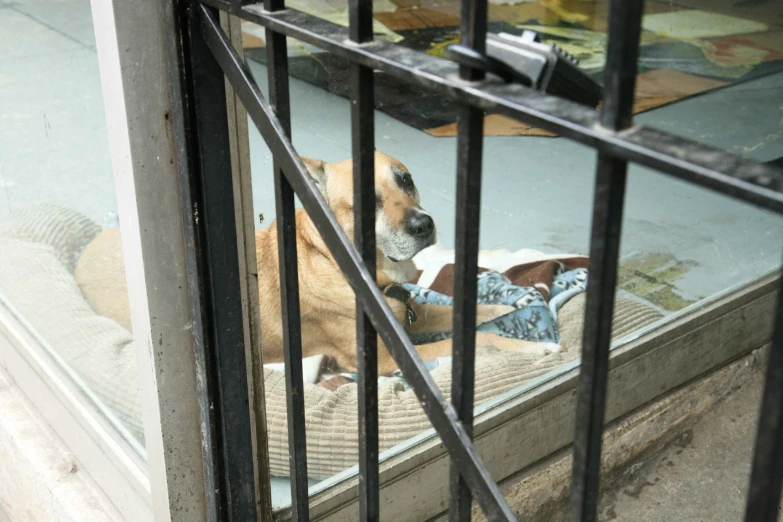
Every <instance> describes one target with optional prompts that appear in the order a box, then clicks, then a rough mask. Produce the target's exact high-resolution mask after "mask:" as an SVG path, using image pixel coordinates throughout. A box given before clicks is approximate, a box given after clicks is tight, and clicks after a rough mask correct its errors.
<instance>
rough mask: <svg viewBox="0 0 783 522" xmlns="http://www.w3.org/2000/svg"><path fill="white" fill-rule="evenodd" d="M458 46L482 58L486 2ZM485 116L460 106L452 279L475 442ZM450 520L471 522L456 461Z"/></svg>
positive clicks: (465, 11)
mask: <svg viewBox="0 0 783 522" xmlns="http://www.w3.org/2000/svg"><path fill="white" fill-rule="evenodd" d="M461 11H462V12H461V13H460V20H461V27H460V43H462V45H465V46H468V47H471V48H473V49H475V50H476V51H478V52H480V53H482V54H483V53H484V51H485V49H486V35H487V2H486V0H462V6H461ZM459 72H460V78H462V79H463V80H465V81H477V80H482V79H483V78H484V73H483V72H482V71H480V70H477V69H473V68H470V67H464V66H461V67H460V71H459ZM483 138H484V111H482V110H481V109H478V108H476V107H472V106H470V105H467V104H466V105H462V106H461V107H460V111H459V119H458V126H457V201H456V208H457V223H456V225H457V227H456V237H455V246H456V255H455V273H454V310H453V321H452V324H453V325H454V337H453V344H452V365H451V404H452V405H453V406H454V409H455V410H456V412H457V416H458V418H459V419H460V420H461V421H462V427H463V428H464V429H465V432H466V433H467V435H468V437H470V438H471V439H472V438H473V396H474V385H475V375H474V374H475V360H476V299H477V285H476V277H477V275H478V250H479V229H480V226H479V225H480V221H481V158H482V148H483ZM449 490H450V496H449V520H451V521H452V522H459V521H464V520H470V518H471V513H470V508H471V504H472V497H471V492H470V488H468V485H467V483H466V482H465V480H464V479H463V478H462V477H461V476H460V473H459V468H458V466H457V463H456V462H455V461H454V459H453V458H452V462H451V469H450V472H449Z"/></svg>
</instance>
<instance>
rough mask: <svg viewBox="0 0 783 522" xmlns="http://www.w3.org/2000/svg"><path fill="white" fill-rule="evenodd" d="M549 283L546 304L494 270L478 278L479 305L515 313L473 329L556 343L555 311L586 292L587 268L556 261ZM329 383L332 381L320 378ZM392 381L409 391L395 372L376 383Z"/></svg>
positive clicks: (440, 299)
mask: <svg viewBox="0 0 783 522" xmlns="http://www.w3.org/2000/svg"><path fill="white" fill-rule="evenodd" d="M555 263H556V264H557V267H556V268H555V270H554V272H555V273H554V277H553V279H552V284H551V285H550V287H549V291H548V295H549V297H550V299H549V302H547V300H546V299H545V297H544V295H543V294H542V293H541V292H539V291H538V290H537V289H536V288H534V287H521V286H516V285H513V284H511V282H510V281H509V280H508V278H506V277H505V276H504V275H503V274H501V273H499V272H495V271H493V270H487V271H484V272H481V273H480V274H479V275H478V282H477V284H478V303H479V304H490V305H506V306H513V307H514V308H515V310H514V311H513V312H509V313H508V314H506V315H504V316H502V317H498V318H496V319H494V320H492V321H489V322H487V323H484V324H481V325H479V326H478V327H477V328H476V330H477V331H479V332H487V333H492V334H495V335H500V336H502V337H509V338H512V339H524V340H526V341H534V342H545V343H559V342H560V332H559V330H558V327H557V311H558V310H559V309H560V308H561V307H562V306H563V305H564V304H565V303H566V302H567V301H568V300H569V299H571V298H572V297H574V296H576V295H578V294H581V293H582V292H584V291H585V290H586V289H587V269H586V268H577V269H574V270H569V271H564V269H565V265H564V264H563V263H560V262H557V261H556V262H555ZM402 286H403V287H404V288H406V289H407V290H408V291H409V292H410V298H411V299H412V300H413V301H415V302H416V303H419V304H429V305H439V306H452V305H453V303H454V298H453V297H451V296H448V295H444V294H441V293H439V292H436V291H434V290H430V289H428V288H423V287H421V286H418V285H415V284H412V283H406V284H403V285H402ZM451 336H452V333H451V332H434V333H426V334H414V335H411V341H412V342H413V344H426V343H433V342H437V341H441V340H443V339H449V338H451ZM444 364H449V365H450V364H451V357H439V358H438V359H435V360H430V361H424V366H425V367H426V368H427V370H429V371H433V370H435V369H436V368H438V367H439V366H442V365H444ZM337 377H340V382H341V383H343V384H345V383H346V382H355V381H356V380H357V379H358V375H356V374H355V373H340V374H338V376H337ZM323 378H325V380H326V381H327V382H328V381H330V380H331V378H333V376H330V375H323ZM387 381H392V382H394V383H395V384H396V385H399V386H401V387H402V389H404V390H407V389H409V386H408V383H407V382H406V381H405V379H404V378H403V376H402V372H400V371H399V370H397V371H396V372H394V373H393V374H392V375H391V376H388V377H386V376H380V377H378V383H379V384H382V383H384V382H387Z"/></svg>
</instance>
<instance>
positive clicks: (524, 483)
mask: <svg viewBox="0 0 783 522" xmlns="http://www.w3.org/2000/svg"><path fill="white" fill-rule="evenodd" d="M767 352H768V347H766V348H763V349H759V350H756V351H754V352H752V353H751V354H749V355H747V356H745V357H742V358H741V359H738V360H736V361H734V362H732V363H730V364H728V365H727V366H724V367H723V368H721V369H719V370H717V371H715V372H714V373H711V374H709V375H707V376H704V377H702V378H700V379H698V380H696V381H694V382H692V383H690V384H688V385H686V386H684V387H681V388H679V389H677V390H675V391H673V392H671V393H668V394H666V395H664V396H663V397H661V398H659V399H657V400H655V401H654V402H652V403H649V404H647V405H645V406H643V407H641V408H639V409H637V410H636V411H634V412H632V413H630V414H628V415H626V416H624V417H623V418H621V419H619V420H617V421H615V422H613V423H611V424H610V425H609V426H608V427H607V429H606V432H605V434H604V442H603V454H602V464H601V466H602V468H601V469H602V478H601V480H602V484H603V485H611V484H612V483H613V482H614V481H615V480H616V479H617V478H618V477H620V476H621V475H623V474H624V473H630V472H633V470H634V469H635V467H636V466H639V465H641V463H643V462H644V461H645V460H646V459H647V458H649V457H652V456H654V455H655V454H657V453H658V452H659V451H661V450H663V449H664V448H665V447H667V446H668V445H670V444H672V443H676V442H677V440H678V439H680V438H681V437H683V436H687V433H688V431H689V430H690V429H691V428H692V426H693V425H694V424H695V423H696V422H697V421H698V420H699V419H700V418H701V417H702V416H703V415H704V414H705V413H707V412H708V411H710V410H712V409H713V408H714V407H715V406H716V405H717V404H719V403H720V402H721V401H722V400H723V399H725V398H726V397H728V396H730V395H731V394H733V393H734V392H735V391H736V390H738V389H739V388H740V387H742V386H744V385H745V383H747V382H748V381H749V380H750V379H751V378H752V377H754V376H755V375H756V374H758V373H759V372H760V371H761V369H762V368H763V364H762V362H761V361H762V360H763V358H764V357H765V356H766V354H767ZM755 414H756V412H753V415H755ZM571 451H572V450H571V447H570V446H569V447H568V448H566V449H564V450H562V451H560V452H558V453H557V454H555V455H554V456H552V457H549V458H547V459H544V460H543V461H541V462H539V463H537V464H536V465H534V466H531V467H530V468H528V469H526V470H523V471H522V472H520V473H518V474H516V475H515V476H513V477H510V478H509V479H507V480H505V481H503V482H502V483H501V484H500V486H501V490H502V491H503V494H504V495H505V496H506V499H507V500H508V502H509V504H510V505H511V507H512V508H513V509H514V511H515V512H516V514H517V516H518V517H519V518H520V520H532V521H546V522H555V521H560V520H567V509H568V494H569V487H570V483H571V460H572V457H571ZM473 517H474V519H475V520H486V519H485V517H484V516H483V514H482V513H481V510H480V509H479V508H478V506H477V505H476V504H475V503H474V507H473Z"/></svg>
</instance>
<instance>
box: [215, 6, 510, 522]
mask: <svg viewBox="0 0 783 522" xmlns="http://www.w3.org/2000/svg"><path fill="white" fill-rule="evenodd" d="M201 14H202V17H201V19H202V26H203V31H204V33H205V35H206V38H207V42H208V44H209V46H210V49H211V50H212V52H213V54H214V55H215V57H216V58H217V60H218V62H219V63H220V64H221V66H222V68H223V72H224V74H225V75H226V77H227V78H228V79H229V81H230V82H231V84H232V85H233V86H234V88H235V90H236V92H237V94H238V95H239V97H240V99H241V100H242V103H243V104H244V105H245V108H246V109H247V111H248V114H250V117H251V119H252V120H253V122H254V123H255V124H256V126H257V127H258V130H259V131H260V133H261V136H262V137H263V138H264V140H265V141H266V143H267V145H268V146H269V148H270V149H271V150H272V151H273V152H274V153H276V154H277V157H278V158H279V161H280V165H281V167H282V169H283V172H284V173H285V175H286V176H287V177H288V180H289V182H290V183H291V185H292V186H293V188H294V190H296V193H297V195H298V196H299V198H300V200H301V201H302V204H303V205H304V208H305V209H306V210H307V212H308V214H309V215H310V218H311V219H312V221H313V223H314V224H315V226H316V229H317V230H318V232H319V233H320V234H321V238H322V239H323V240H324V243H326V245H327V247H328V248H329V251H330V252H331V254H332V255H333V256H334V259H335V261H336V262H337V264H338V266H339V268H340V270H341V271H342V272H343V274H344V276H345V278H346V280H347V281H348V283H349V284H350V285H351V287H352V288H353V290H354V292H356V294H357V295H358V296H359V297H360V298H361V299H362V302H363V303H364V307H365V311H366V312H367V314H368V315H369V316H370V319H371V320H372V322H373V325H374V326H375V328H376V330H377V331H378V334H379V335H380V336H381V339H383V341H384V343H385V344H386V346H387V347H388V349H389V351H390V352H391V354H392V356H393V357H394V360H395V361H396V362H397V364H398V366H399V367H400V369H401V370H402V372H403V375H405V377H406V379H407V380H408V383H409V384H410V386H411V388H412V389H413V391H414V393H416V396H417V397H418V398H419V401H420V402H421V405H422V409H423V410H424V412H425V413H426V414H427V416H428V418H429V419H430V422H431V423H432V425H433V427H435V429H436V430H437V431H438V433H439V434H440V436H441V440H442V441H443V444H444V446H446V448H447V449H448V450H449V452H450V453H451V454H453V455H456V457H457V459H456V460H457V463H458V465H459V467H460V472H461V473H462V476H463V478H464V479H465V481H466V482H467V483H468V486H469V487H470V489H471V491H472V492H473V494H474V496H475V497H476V500H477V501H478V503H479V505H480V506H481V509H482V510H483V511H484V513H485V514H486V515H487V517H488V518H489V519H490V520H513V519H514V514H513V512H512V511H511V509H510V508H509V507H508V504H507V503H506V501H505V499H504V498H503V495H501V493H500V490H499V489H498V487H497V484H495V483H494V482H493V481H492V478H491V477H490V476H489V473H488V472H487V470H486V467H485V466H484V464H483V463H482V462H481V459H480V457H479V456H478V453H477V452H476V449H475V447H474V446H473V443H472V442H471V440H470V438H469V437H468V436H467V433H465V430H464V428H463V427H462V425H461V424H460V422H459V420H458V419H457V414H456V412H455V411H454V408H453V407H452V406H451V405H450V404H449V403H448V402H447V401H446V400H445V398H444V397H443V394H441V393H440V391H439V390H438V387H437V386H436V385H435V382H434V381H433V380H432V377H431V376H430V374H429V372H428V371H427V369H426V367H425V366H424V363H423V362H422V360H421V358H420V357H419V355H418V353H417V352H416V349H415V348H414V346H413V344H412V343H411V342H410V339H409V338H408V335H407V333H406V332H405V329H404V328H403V326H402V325H401V324H400V323H398V322H397V319H396V318H395V317H394V314H393V313H392V311H391V309H390V308H389V306H388V304H387V303H386V301H385V299H384V297H383V294H382V293H381V291H380V289H379V288H378V286H377V285H376V284H375V278H374V275H373V274H371V273H370V271H368V270H367V268H366V267H365V266H364V263H363V261H362V259H361V257H360V256H359V253H358V252H357V250H356V248H355V247H354V245H353V244H352V242H351V240H350V239H349V238H348V236H347V235H346V233H345V232H344V231H343V230H342V229H341V228H340V225H339V223H338V222H337V220H336V219H335V217H334V215H333V214H332V212H331V210H330V209H329V206H328V205H327V204H326V201H325V200H324V198H323V196H322V195H321V194H320V192H319V191H318V189H317V188H316V187H315V184H314V181H313V180H312V178H311V176H310V175H309V174H308V173H307V169H306V168H305V166H304V164H303V163H302V160H301V159H300V158H299V156H298V155H297V153H296V151H295V150H294V148H293V145H292V144H291V142H290V140H288V138H287V133H286V130H285V128H284V127H283V125H282V124H281V122H280V121H279V120H278V118H277V116H276V115H275V113H274V112H273V111H272V109H271V108H270V106H269V104H268V103H267V102H266V100H265V99H264V97H263V95H262V94H261V91H260V90H259V88H258V86H257V85H256V84H255V81H254V80H253V77H252V73H251V72H250V70H249V69H248V68H247V66H245V64H243V63H242V62H241V60H239V57H238V56H237V55H236V53H235V52H234V51H233V49H232V48H231V45H230V43H229V42H228V40H227V39H226V36H225V34H223V32H222V31H221V30H220V27H219V26H218V25H217V22H216V21H215V20H214V18H213V17H212V16H211V15H210V14H209V13H208V12H207V11H206V10H205V9H203V8H202V10H201ZM267 45H269V42H268V41H267Z"/></svg>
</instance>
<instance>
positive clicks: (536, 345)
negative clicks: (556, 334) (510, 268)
mask: <svg viewBox="0 0 783 522" xmlns="http://www.w3.org/2000/svg"><path fill="white" fill-rule="evenodd" d="M444 308H448V307H444ZM378 342H379V345H380V346H382V347H383V349H382V350H379V351H378V374H379V375H390V374H391V373H393V372H394V371H395V370H397V363H396V362H395V361H394V358H392V356H391V353H389V351H388V350H387V349H386V345H384V344H383V343H382V342H381V341H380V339H379V341H378ZM481 345H488V346H493V347H495V348H497V349H498V350H511V351H515V352H521V353H525V354H528V355H531V356H536V357H544V356H546V355H550V354H552V353H558V352H560V351H561V348H560V345H557V344H554V343H540V342H533V341H524V340H522V339H510V338H508V337H501V336H499V335H495V334H491V333H487V332H476V346H481ZM452 350H453V345H452V339H444V340H442V341H437V342H434V343H428V344H419V345H417V346H416V351H417V352H418V353H419V356H420V357H421V358H422V360H424V361H431V360H434V359H437V358H439V357H447V356H450V355H452Z"/></svg>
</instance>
